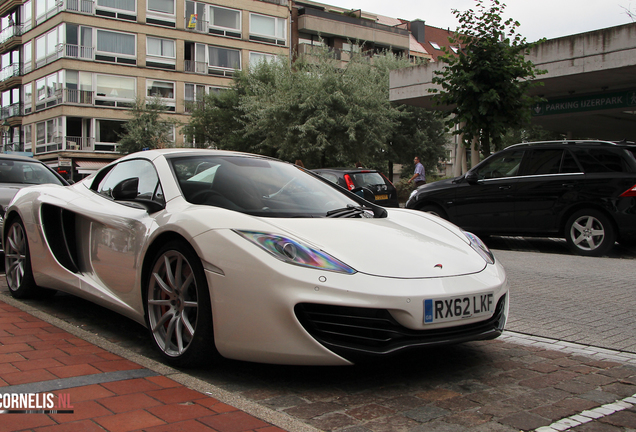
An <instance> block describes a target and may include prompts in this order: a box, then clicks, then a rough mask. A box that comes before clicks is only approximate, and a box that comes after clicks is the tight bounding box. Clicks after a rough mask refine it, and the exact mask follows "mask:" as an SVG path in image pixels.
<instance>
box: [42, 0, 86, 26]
mask: <svg viewBox="0 0 636 432" xmlns="http://www.w3.org/2000/svg"><path fill="white" fill-rule="evenodd" d="M65 10H67V11H71V12H78V13H83V14H88V15H95V2H94V1H92V0H60V1H57V2H56V3H55V6H54V7H52V8H51V9H49V10H48V11H46V13H44V14H42V15H38V16H37V17H36V18H35V22H36V25H40V24H42V23H43V22H44V21H46V20H48V19H49V18H51V17H52V16H54V15H57V14H58V13H60V12H62V11H65Z"/></svg>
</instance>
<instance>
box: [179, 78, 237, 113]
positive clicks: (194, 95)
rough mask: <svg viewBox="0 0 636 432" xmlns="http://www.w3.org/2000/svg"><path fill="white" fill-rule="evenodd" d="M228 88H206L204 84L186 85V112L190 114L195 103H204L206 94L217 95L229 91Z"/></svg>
mask: <svg viewBox="0 0 636 432" xmlns="http://www.w3.org/2000/svg"><path fill="white" fill-rule="evenodd" d="M227 90H228V88H227V87H216V86H206V85H203V84H190V83H186V84H185V108H184V112H186V113H190V112H192V109H193V108H194V105H195V102H197V101H202V100H203V98H204V96H205V95H206V94H216V95H218V94H219V93H221V92H224V91H227Z"/></svg>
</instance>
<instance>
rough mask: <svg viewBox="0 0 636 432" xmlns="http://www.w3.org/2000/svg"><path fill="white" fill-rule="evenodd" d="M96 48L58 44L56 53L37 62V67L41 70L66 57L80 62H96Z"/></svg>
mask: <svg viewBox="0 0 636 432" xmlns="http://www.w3.org/2000/svg"><path fill="white" fill-rule="evenodd" d="M94 54H95V48H94V47H88V46H81V45H72V44H58V45H57V46H56V47H55V52H54V53H52V54H49V55H48V56H46V57H44V58H39V59H36V60H35V67H36V69H37V68H41V67H43V66H46V65H47V64H49V63H53V62H54V61H55V60H57V59H59V58H62V57H66V58H75V59H80V60H94V57H95V55H94Z"/></svg>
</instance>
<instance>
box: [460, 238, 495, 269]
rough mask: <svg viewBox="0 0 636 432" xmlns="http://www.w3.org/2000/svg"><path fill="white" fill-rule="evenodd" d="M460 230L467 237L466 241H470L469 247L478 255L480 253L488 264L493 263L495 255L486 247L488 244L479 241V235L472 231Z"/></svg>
mask: <svg viewBox="0 0 636 432" xmlns="http://www.w3.org/2000/svg"><path fill="white" fill-rule="evenodd" d="M462 232H463V233H464V235H465V236H466V238H468V241H469V242H470V247H472V248H473V249H474V250H475V251H476V252H477V253H478V254H479V255H481V257H482V258H483V259H484V260H485V261H486V262H487V263H488V264H494V263H495V256H494V255H493V254H492V252H490V249H488V246H486V244H485V243H484V242H483V241H481V239H480V238H479V237H477V236H476V235H475V234H473V233H469V232H468V231H462Z"/></svg>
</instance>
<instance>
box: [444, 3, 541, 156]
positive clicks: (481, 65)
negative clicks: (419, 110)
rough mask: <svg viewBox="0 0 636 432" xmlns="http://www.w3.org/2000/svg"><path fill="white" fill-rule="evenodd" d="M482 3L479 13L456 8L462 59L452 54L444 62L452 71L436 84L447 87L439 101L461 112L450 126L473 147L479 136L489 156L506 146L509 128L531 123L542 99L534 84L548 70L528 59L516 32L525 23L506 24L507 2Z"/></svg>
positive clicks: (527, 48) (446, 71) (526, 47)
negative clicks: (504, 139)
mask: <svg viewBox="0 0 636 432" xmlns="http://www.w3.org/2000/svg"><path fill="white" fill-rule="evenodd" d="M484 1H485V0H476V3H477V11H474V10H472V9H469V10H468V11H465V12H460V11H458V10H453V14H454V15H455V16H456V17H457V19H458V20H459V23H460V25H459V28H458V29H457V31H456V33H455V35H454V36H453V38H451V43H452V44H455V45H457V46H459V48H460V49H459V51H458V53H457V55H455V54H454V53H451V52H450V51H448V50H446V54H445V55H444V56H443V57H442V61H444V62H445V63H447V67H446V68H445V69H443V70H441V71H437V72H436V76H435V77H434V78H433V83H435V84H439V85H440V86H441V87H442V90H441V91H439V92H438V91H436V90H432V92H433V93H438V94H437V95H436V96H435V98H436V102H437V103H439V104H442V105H451V106H454V108H453V110H452V113H453V114H455V115H454V116H452V117H451V118H449V120H448V124H449V126H450V127H453V126H455V125H459V126H460V128H459V130H457V131H456V133H458V134H463V139H464V142H465V144H466V145H467V146H469V145H470V144H469V143H470V142H471V141H472V140H473V138H478V139H479V142H480V150H481V152H482V153H483V154H484V156H488V155H489V154H490V152H491V150H495V151H496V150H500V149H501V148H502V136H503V135H504V134H505V133H506V131H507V130H508V129H509V128H522V127H523V126H525V125H527V124H529V123H530V119H531V110H530V107H531V106H532V105H533V104H535V103H536V102H538V101H539V100H541V99H540V98H538V97H533V96H530V95H529V94H528V90H530V89H531V88H532V87H534V86H537V85H541V84H539V83H536V82H532V81H531V80H533V79H534V78H536V76H537V75H539V74H541V73H544V72H545V71H540V70H536V69H535V67H534V64H533V63H532V62H531V61H529V60H526V59H525V57H524V55H527V54H528V53H529V51H530V49H531V48H532V47H533V46H534V45H536V43H539V42H541V41H539V42H536V43H533V44H529V43H527V42H526V39H525V38H523V37H521V36H520V35H519V34H517V33H516V30H517V28H518V27H519V25H520V24H519V22H517V21H513V20H512V19H508V20H506V21H503V18H502V15H503V12H504V9H505V4H503V3H501V2H500V1H499V0H491V5H490V8H487V7H486V6H485V5H484Z"/></svg>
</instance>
